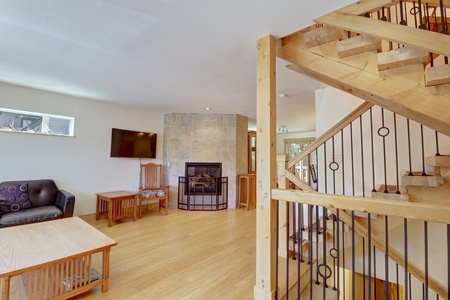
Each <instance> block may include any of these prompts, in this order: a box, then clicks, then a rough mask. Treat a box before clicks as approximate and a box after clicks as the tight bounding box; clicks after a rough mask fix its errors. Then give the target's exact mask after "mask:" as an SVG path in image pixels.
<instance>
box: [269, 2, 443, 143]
mask: <svg viewBox="0 0 450 300" xmlns="http://www.w3.org/2000/svg"><path fill="white" fill-rule="evenodd" d="M397 3H398V1H388V0H383V1H372V0H363V1H360V2H358V3H355V4H353V5H350V6H347V7H345V8H343V9H341V10H338V11H335V12H332V13H329V14H327V15H324V16H322V17H319V18H317V19H315V20H314V21H315V22H317V23H318V24H320V26H319V27H318V28H317V26H312V27H310V28H307V29H304V30H301V31H299V32H297V33H294V34H291V35H289V36H286V37H284V38H281V43H280V44H281V46H280V47H279V48H278V49H277V56H278V57H280V58H282V59H284V60H286V61H289V62H291V63H292V64H291V65H289V66H288V68H289V69H291V70H294V71H296V72H300V73H302V74H305V75H307V76H310V77H312V78H315V79H317V80H318V81H320V82H322V83H324V84H327V85H330V86H333V87H335V88H338V89H340V90H343V91H345V92H347V93H350V94H353V95H355V96H357V97H359V98H361V99H364V100H366V101H368V102H371V103H373V104H376V105H378V106H381V107H384V108H386V109H388V110H390V111H392V112H396V113H398V114H400V115H403V116H408V117H409V118H411V119H412V120H415V121H417V122H419V123H421V124H424V125H426V126H428V127H430V128H433V129H435V130H437V131H439V132H441V133H444V134H446V135H450V126H449V121H448V120H450V86H449V85H447V84H446V83H447V82H450V69H449V68H450V67H448V66H447V65H444V66H433V67H431V66H427V68H426V71H425V65H426V64H428V62H429V59H430V55H429V53H433V54H434V55H433V56H432V57H433V58H435V57H437V56H438V55H443V56H450V36H448V35H444V34H440V33H437V32H431V31H426V30H421V29H418V28H413V27H408V26H404V25H400V24H394V23H390V22H384V21H381V20H376V19H373V18H366V17H363V16H364V15H365V14H367V13H371V12H375V11H377V10H380V9H382V8H383V7H389V6H392V5H395V4H397ZM322 26H323V27H322ZM345 33H346V34H345ZM346 36H347V37H349V36H350V38H346ZM388 43H390V44H392V43H395V44H396V45H398V46H399V47H398V48H397V49H384V48H386V47H382V46H381V44H388ZM432 85H433V87H431V86H432Z"/></svg>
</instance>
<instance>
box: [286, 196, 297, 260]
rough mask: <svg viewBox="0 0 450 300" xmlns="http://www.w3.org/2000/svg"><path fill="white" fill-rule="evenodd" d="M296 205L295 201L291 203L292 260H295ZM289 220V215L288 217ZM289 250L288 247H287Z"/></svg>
mask: <svg viewBox="0 0 450 300" xmlns="http://www.w3.org/2000/svg"><path fill="white" fill-rule="evenodd" d="M296 215H297V214H296V206H295V203H292V260H296V259H297V257H296V256H295V244H297V229H296V228H295V227H296V225H297V223H296V222H295V217H296ZM287 220H288V222H289V217H288V219H287ZM287 250H288V252H289V248H288V249H287Z"/></svg>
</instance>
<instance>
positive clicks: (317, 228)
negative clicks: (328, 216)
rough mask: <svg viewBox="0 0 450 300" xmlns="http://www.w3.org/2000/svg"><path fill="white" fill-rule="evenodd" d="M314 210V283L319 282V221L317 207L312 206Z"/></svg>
mask: <svg viewBox="0 0 450 300" xmlns="http://www.w3.org/2000/svg"><path fill="white" fill-rule="evenodd" d="M314 207H315V210H316V220H315V222H316V223H315V225H316V284H320V282H319V231H320V221H319V207H318V206H314Z"/></svg>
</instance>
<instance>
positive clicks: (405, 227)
mask: <svg viewBox="0 0 450 300" xmlns="http://www.w3.org/2000/svg"><path fill="white" fill-rule="evenodd" d="M403 232H404V233H403V235H404V244H405V299H408V219H406V218H405V219H404V220H403Z"/></svg>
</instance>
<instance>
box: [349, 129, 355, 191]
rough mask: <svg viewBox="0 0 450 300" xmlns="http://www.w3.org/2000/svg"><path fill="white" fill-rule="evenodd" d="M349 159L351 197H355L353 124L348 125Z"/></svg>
mask: <svg viewBox="0 0 450 300" xmlns="http://www.w3.org/2000/svg"><path fill="white" fill-rule="evenodd" d="M350 158H351V162H352V196H355V163H354V156H353V122H352V123H350Z"/></svg>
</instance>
